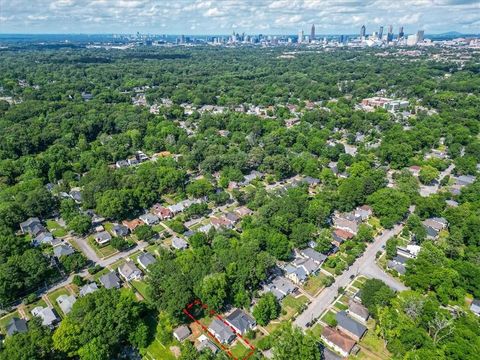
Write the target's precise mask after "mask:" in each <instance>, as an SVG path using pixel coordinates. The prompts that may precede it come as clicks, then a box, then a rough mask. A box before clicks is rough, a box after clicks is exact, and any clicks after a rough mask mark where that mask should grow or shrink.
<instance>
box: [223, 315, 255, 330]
mask: <svg viewBox="0 0 480 360" xmlns="http://www.w3.org/2000/svg"><path fill="white" fill-rule="evenodd" d="M225 320H227V322H228V323H229V324H231V325H232V326H233V327H235V328H236V329H238V330H240V332H241V333H242V334H243V333H244V332H246V331H248V330H250V329H251V328H252V327H253V326H255V325H256V323H255V320H254V319H253V318H252V317H251V316H250V315H248V314H247V313H245V312H244V311H243V310H240V309H235V310H234V311H233V312H232V313H231V314H230V315H228V316H227V318H226V319H225Z"/></svg>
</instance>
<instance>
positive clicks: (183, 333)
mask: <svg viewBox="0 0 480 360" xmlns="http://www.w3.org/2000/svg"><path fill="white" fill-rule="evenodd" d="M190 334H191V331H190V329H189V328H188V326H186V325H182V326H179V327H177V328H176V329H175V330H174V331H173V337H174V338H175V339H177V340H178V341H180V342H182V341H183V340H185V339H186V338H188V337H189V336H190Z"/></svg>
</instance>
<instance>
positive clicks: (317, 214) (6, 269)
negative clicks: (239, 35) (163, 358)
mask: <svg viewBox="0 0 480 360" xmlns="http://www.w3.org/2000/svg"><path fill="white" fill-rule="evenodd" d="M395 51H396V50H389V52H390V54H389V56H378V55H379V53H380V50H352V49H350V50H336V51H330V52H329V51H322V52H317V51H309V50H305V51H301V52H298V53H296V54H295V55H294V56H293V57H282V54H283V52H284V49H282V48H272V49H250V48H245V49H225V48H222V49H220V48H206V47H198V48H191V49H186V48H185V49H182V48H168V49H152V48H148V47H140V48H135V49H130V50H108V51H107V50H102V49H69V48H65V49H56V50H35V49H29V48H28V47H27V48H24V49H21V50H18V51H7V50H2V51H1V52H0V89H1V92H0V96H1V97H0V305H1V307H2V308H3V309H5V310H7V309H8V308H9V307H11V306H13V305H15V304H16V303H18V302H20V301H22V299H25V298H28V297H29V295H30V296H32V295H31V294H33V293H35V292H36V291H38V290H39V289H41V288H43V287H45V286H47V285H48V284H50V283H55V281H57V280H58V278H59V277H60V274H59V270H58V268H57V267H55V266H52V264H51V263H50V261H49V259H48V257H46V256H45V251H44V249H42V248H39V247H33V246H32V245H31V241H30V240H31V239H29V238H28V236H24V235H21V234H18V233H17V232H18V230H19V224H20V223H21V222H23V221H25V220H26V219H27V218H29V217H34V216H37V217H40V218H49V217H51V216H53V215H60V216H61V217H62V218H63V219H64V220H65V221H66V223H67V226H68V229H69V230H71V231H73V232H74V233H76V234H86V233H88V232H89V231H90V217H89V216H88V215H86V213H85V210H87V209H93V210H95V212H96V213H98V214H99V215H101V216H104V217H106V218H108V219H111V220H113V221H119V222H120V221H122V220H124V219H132V218H134V217H135V216H138V215H139V214H142V213H143V212H144V211H145V209H148V208H150V207H151V206H152V205H154V204H155V203H157V202H159V201H160V199H162V198H165V197H171V198H175V199H186V198H200V197H206V198H208V200H209V201H213V202H214V203H215V204H216V205H221V204H224V203H226V202H227V201H228V200H229V199H230V196H231V197H232V198H233V199H234V200H236V201H237V202H238V203H239V204H242V205H247V206H248V207H249V208H250V209H252V210H254V211H255V215H254V216H247V217H245V218H244V219H243V221H242V232H241V233H239V232H236V231H211V232H209V233H208V234H202V233H197V234H195V235H194V236H193V237H192V238H190V239H189V243H190V245H191V249H190V250H189V251H188V252H187V251H186V252H179V253H172V252H168V251H164V252H162V253H161V254H160V257H159V261H158V262H157V263H156V264H155V265H154V266H153V267H152V270H151V273H150V275H149V293H150V294H151V298H152V299H153V300H152V303H151V304H148V308H147V306H144V305H139V304H138V303H137V302H135V301H134V300H132V299H131V298H129V297H127V296H125V295H124V294H120V293H119V292H118V291H111V293H112V294H109V293H108V292H107V291H103V290H102V292H98V293H96V294H95V295H94V296H92V297H91V298H89V297H85V298H84V299H82V300H81V302H80V301H79V302H77V303H76V305H75V307H74V309H73V311H72V312H71V313H70V314H69V315H68V317H67V318H66V319H65V320H64V321H63V322H62V324H61V325H60V327H58V328H57V329H56V330H55V331H54V332H52V331H50V330H49V329H45V328H43V327H41V326H40V325H39V324H35V325H32V326H31V327H30V330H29V332H28V333H27V334H21V335H20V334H19V335H15V336H14V337H11V338H9V339H7V340H6V342H5V344H4V345H3V347H4V349H3V350H1V351H0V359H26V358H32V359H33V358H35V359H52V358H57V357H58V358H78V357H79V358H81V359H94V357H91V355H89V354H91V353H93V352H94V353H96V354H98V356H97V357H95V359H106V358H111V357H112V356H116V355H117V354H118V353H119V352H120V351H121V349H122V348H123V347H124V346H125V345H126V344H128V345H131V346H133V347H142V346H143V345H142V344H144V343H145V342H146V341H147V339H148V338H149V337H150V336H151V334H149V330H148V328H147V326H146V325H145V322H146V321H147V320H146V317H147V315H146V314H147V313H151V312H155V313H161V314H162V316H164V318H162V319H163V320H162V322H161V325H160V326H164V327H165V328H166V329H171V327H172V326H173V325H174V324H179V323H181V322H182V321H184V320H185V318H184V314H183V313H182V309H183V307H184V306H185V305H186V304H187V303H189V302H190V301H192V300H193V299H195V298H202V299H204V301H205V302H207V303H209V304H210V305H211V306H212V307H213V308H215V309H218V310H222V309H224V308H225V307H226V306H228V305H234V306H238V307H248V306H249V305H250V303H251V300H252V297H254V296H255V295H256V292H257V290H258V288H259V286H260V284H261V283H262V281H264V280H265V279H266V278H267V276H268V274H269V271H270V270H271V269H272V268H273V267H274V265H275V263H276V262H277V261H286V260H289V259H290V258H291V256H292V250H293V249H294V248H299V247H300V248H301V247H305V246H306V245H307V244H308V242H309V241H310V240H316V242H317V250H319V251H321V252H324V251H326V250H328V248H329V247H330V242H331V238H330V236H331V235H330V233H329V232H328V231H326V229H328V228H329V225H330V222H329V221H330V217H331V215H332V214H333V212H334V211H335V210H339V211H351V210H353V209H354V208H356V207H357V206H360V205H364V204H368V205H370V206H371V207H372V208H373V211H374V214H375V215H376V216H377V217H378V218H379V219H380V225H381V226H383V227H384V228H392V227H393V226H394V225H395V224H396V223H399V222H403V223H405V224H406V226H405V229H404V232H405V233H406V234H412V236H415V238H416V239H417V241H418V243H419V244H421V245H422V251H421V252H420V254H419V256H418V258H417V259H415V260H413V261H411V262H410V263H409V264H408V265H407V272H406V274H405V275H404V278H403V280H404V282H405V284H406V285H407V286H408V287H409V288H410V289H411V290H409V291H407V292H402V293H400V294H395V293H393V292H390V291H389V290H388V289H384V288H383V287H382V285H381V284H376V283H375V282H372V283H371V284H369V285H368V286H369V287H368V291H365V293H366V294H364V296H365V299H364V303H365V304H366V306H368V308H369V310H370V312H371V313H372V314H373V317H374V318H375V320H376V323H377V325H376V331H377V332H378V334H380V336H381V337H382V338H383V339H384V341H385V346H386V347H387V348H388V350H389V351H390V353H391V354H392V356H394V357H395V358H398V359H420V358H421V359H458V360H460V359H462V360H464V359H475V358H477V356H478V355H477V354H478V353H479V352H480V330H479V329H480V321H479V318H478V317H475V316H474V315H472V314H471V313H469V312H468V311H465V309H464V299H465V297H466V296H471V297H474V298H480V181H479V180H476V182H475V183H473V184H471V185H469V186H467V187H465V188H463V189H462V190H461V192H460V193H459V194H457V195H452V194H451V193H450V192H447V191H444V192H439V193H437V194H433V195H430V196H428V197H422V196H420V195H419V192H418V190H419V186H420V185H421V184H422V183H423V184H428V183H431V182H432V181H433V180H434V179H435V178H436V177H437V176H438V173H439V172H441V171H444V170H445V169H446V168H447V167H448V166H449V165H451V164H453V165H454V166H455V167H454V170H453V174H452V176H453V175H455V176H459V175H477V174H478V166H477V164H478V163H480V137H479V135H480V92H479V89H480V75H479V73H480V64H479V60H480V58H479V56H478V54H474V53H473V51H472V52H470V51H466V54H467V55H468V57H470V60H468V61H465V62H464V63H458V62H450V61H436V60H434V59H433V58H432V55H434V54H435V53H437V52H440V51H441V50H440V49H431V50H422V52H421V54H420V55H419V56H418V57H415V58H411V57H408V56H406V55H402V53H401V52H395ZM382 52H383V50H382ZM136 88H142V90H136ZM139 92H142V93H145V97H146V100H147V102H148V104H150V105H151V104H155V103H156V104H162V102H163V103H165V101H164V100H165V99H169V100H171V102H172V103H171V104H170V103H169V105H168V106H159V107H158V111H157V113H155V112H151V111H149V107H148V106H135V105H133V104H132V97H134V96H136V94H137V93H139ZM378 92H383V93H385V94H386V95H388V96H389V97H394V98H399V99H407V100H408V101H409V104H410V105H409V108H408V112H409V113H410V115H412V116H408V117H407V116H405V117H403V116H401V115H399V114H391V113H389V112H387V111H385V110H383V109H377V110H375V111H372V112H365V111H363V110H361V109H358V108H356V106H355V105H356V104H358V103H359V102H360V101H361V100H362V99H363V98H366V97H371V96H374V95H375V94H377V93H378ZM85 94H88V95H89V96H91V99H90V97H89V98H88V99H87V98H86V96H85ZM7 100H8V101H7ZM86 100H88V101H86ZM309 103H315V106H313V107H309V106H308V104H309ZM185 104H189V105H192V106H193V108H194V110H193V111H191V112H187V111H186V110H185ZM203 105H216V106H221V107H224V108H225V111H223V112H222V113H218V114H217V113H213V112H203V113H201V112H200V111H198V110H199V109H200V108H201V107H202V106H203ZM240 105H243V106H244V107H245V108H247V107H249V106H259V107H262V108H265V109H267V115H266V116H263V117H259V116H257V115H253V114H249V113H247V112H245V111H235V108H236V107H238V106H240ZM287 105H289V106H287ZM292 109H295V110H292ZM428 110H434V111H428ZM298 114H300V115H298ZM296 116H298V117H299V123H298V124H297V125H296V126H293V127H287V126H285V122H284V120H287V119H290V118H292V117H296ZM220 133H222V134H224V135H222V136H221V135H219V134H220ZM341 139H346V140H347V143H348V145H351V146H355V147H356V149H357V152H356V154H355V155H352V154H349V153H347V152H346V149H345V145H344V144H343V143H341V142H340V140H341ZM439 147H443V148H444V149H445V151H446V153H447V155H448V159H437V158H428V157H425V155H426V154H428V153H430V152H431V150H432V149H437V148H439ZM137 151H143V152H145V153H147V154H149V155H151V154H153V153H159V152H168V153H169V154H174V155H175V156H174V157H165V158H160V159H158V161H155V162H153V161H152V162H148V163H144V164H142V165H140V166H138V167H126V168H120V169H117V168H116V167H115V163H116V162H117V161H120V160H123V159H126V158H128V157H131V156H133V155H134V154H135V153H136V152H137ZM332 162H335V163H336V167H337V170H338V172H339V173H342V174H345V176H343V177H338V176H336V175H337V174H336V173H335V172H334V171H332V169H331V167H330V166H329V164H330V163H332ZM413 165H417V166H420V167H421V168H422V173H421V176H420V182H419V181H418V180H417V179H416V178H415V177H414V176H412V174H411V173H410V172H409V171H408V170H407V169H408V167H410V166H413ZM253 170H256V171H260V172H262V173H263V174H265V180H266V182H267V183H270V184H273V183H275V182H277V181H283V180H285V179H287V178H290V177H292V176H295V175H298V174H300V175H304V176H309V177H313V178H318V179H319V180H320V185H321V186H320V189H321V190H320V191H317V192H315V193H314V194H311V193H310V192H309V189H308V187H307V186H305V185H302V186H299V187H296V188H293V189H289V190H287V191H286V192H284V193H272V192H267V191H266V190H265V189H264V188H263V187H261V186H258V187H252V188H251V189H248V191H247V190H246V191H240V190H237V189H235V190H233V191H230V190H228V187H229V184H230V183H231V182H239V181H241V180H242V179H243V177H244V175H246V174H249V173H250V172H251V171H253ZM389 170H395V171H396V173H395V175H394V177H395V179H394V180H395V183H396V187H395V188H391V187H387V184H388V181H389V180H388V174H387V173H388V171H389ZM397 170H398V171H397ZM214 174H218V179H215V176H214ZM442 181H445V184H447V183H448V181H449V178H446V179H444V180H442ZM77 187H80V188H81V189H82V202H81V206H80V205H79V204H77V203H75V202H74V201H73V200H71V199H64V198H62V197H61V196H59V194H61V193H62V192H67V193H68V192H69V191H70V190H71V189H72V188H77ZM52 189H53V190H52ZM230 194H231V195H230ZM446 200H456V201H457V202H458V204H459V205H458V207H455V208H454V207H448V206H447V205H446V202H445V201H446ZM412 205H414V206H415V208H414V211H413V213H409V208H410V207H411V206H412ZM204 210H205V209H202V208H201V207H198V208H196V209H195V210H192V211H198V212H199V213H202V212H203V211H204ZM440 216H442V217H444V218H446V219H447V220H448V224H449V232H448V236H447V237H445V238H443V239H441V240H440V241H438V242H433V241H431V240H428V239H426V236H425V233H424V230H423V227H422V226H421V221H422V220H425V219H427V218H431V217H440ZM371 240H372V234H371V233H369V229H368V228H363V229H362V231H359V233H358V234H357V236H356V237H355V238H353V239H350V240H348V241H346V243H345V244H344V247H345V248H346V251H347V254H348V258H347V264H345V263H342V262H338V263H337V262H335V261H332V260H327V261H330V263H329V266H330V267H331V268H333V269H334V270H335V273H336V274H340V273H341V272H342V271H343V270H344V269H345V268H346V267H347V266H349V265H350V264H352V263H353V262H354V261H355V259H356V258H357V257H358V256H359V255H360V254H361V253H362V252H363V251H364V249H365V247H366V244H367V243H368V242H370V241H371ZM390 245H392V244H390ZM393 246H395V245H393ZM387 252H388V248H387ZM113 294H115V295H113ZM98 304H102V307H98V306H97V305H98ZM112 308H113V309H115V311H113V310H112ZM85 309H90V310H91V314H87V313H86V311H85ZM120 317H121V319H119V318H120ZM95 319H101V324H102V327H101V326H100V325H98V324H95V321H96V320H95ZM162 324H163V325H162ZM103 330H106V331H103ZM271 341H272V342H276V343H278V344H279V346H278V348H277V353H276V354H275V359H278V360H280V359H291V358H292V357H291V356H292V353H291V352H290V351H291V349H290V348H302V347H304V351H303V352H302V354H304V355H301V356H302V357H297V358H298V359H317V358H320V357H319V356H320V355H319V353H318V354H317V352H318V351H319V350H318V349H317V347H318V346H317V342H318V339H313V338H311V335H303V334H302V333H300V332H298V331H297V330H296V329H292V328H289V327H288V326H287V327H285V328H282V329H281V331H279V333H278V334H274V336H272V339H271ZM26 344H28V346H26ZM32 344H35V345H36V346H35V349H32ZM185 347H186V348H185V349H183V351H182V357H181V358H182V359H184V360H187V359H194V358H197V357H195V356H198V354H196V352H192V351H193V350H192V349H189V348H188V346H187V345H185ZM189 353H190V354H191V357H188V356H189ZM203 356H204V358H205V359H207V358H210V357H209V356H207V355H203ZM220 356H223V355H220ZM255 356H258V358H261V355H260V354H256V355H255ZM252 359H253V358H252Z"/></svg>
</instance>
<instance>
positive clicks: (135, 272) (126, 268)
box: [118, 261, 142, 281]
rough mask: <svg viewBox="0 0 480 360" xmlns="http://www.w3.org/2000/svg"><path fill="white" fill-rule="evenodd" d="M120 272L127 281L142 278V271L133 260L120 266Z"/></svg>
mask: <svg viewBox="0 0 480 360" xmlns="http://www.w3.org/2000/svg"><path fill="white" fill-rule="evenodd" d="M118 273H119V274H120V276H121V277H123V278H124V279H125V281H132V280H140V279H141V278H142V272H141V271H140V269H139V268H138V267H137V266H136V265H135V263H134V262H133V261H127V262H125V263H124V264H123V265H122V266H120V267H119V268H118Z"/></svg>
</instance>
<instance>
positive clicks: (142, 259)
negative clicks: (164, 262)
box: [137, 252, 157, 269]
mask: <svg viewBox="0 0 480 360" xmlns="http://www.w3.org/2000/svg"><path fill="white" fill-rule="evenodd" d="M137 261H138V263H139V264H140V266H141V267H143V268H144V269H146V268H147V267H148V266H149V265H152V264H154V263H155V262H157V260H156V259H155V257H154V256H153V255H152V254H150V253H148V252H147V253H143V254H141V255H140V256H139V257H138V259H137Z"/></svg>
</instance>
